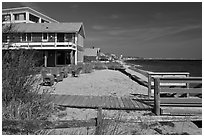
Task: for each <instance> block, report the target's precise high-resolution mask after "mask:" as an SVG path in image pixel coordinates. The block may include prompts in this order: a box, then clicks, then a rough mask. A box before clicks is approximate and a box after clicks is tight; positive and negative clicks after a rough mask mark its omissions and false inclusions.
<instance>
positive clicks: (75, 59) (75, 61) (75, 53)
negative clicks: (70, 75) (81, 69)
mask: <svg viewBox="0 0 204 137" xmlns="http://www.w3.org/2000/svg"><path fill="white" fill-rule="evenodd" d="M74 64H75V65H77V50H75V51H74Z"/></svg>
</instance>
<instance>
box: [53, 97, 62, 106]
mask: <svg viewBox="0 0 204 137" xmlns="http://www.w3.org/2000/svg"><path fill="white" fill-rule="evenodd" d="M61 96H62V95H53V97H52V98H53V101H52V102H53V103H54V104H59V101H61V98H62V97H61Z"/></svg>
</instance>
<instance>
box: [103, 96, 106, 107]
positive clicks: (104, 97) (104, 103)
mask: <svg viewBox="0 0 204 137" xmlns="http://www.w3.org/2000/svg"><path fill="white" fill-rule="evenodd" d="M102 102H103V103H102V104H103V108H107V107H106V104H107V102H106V96H102Z"/></svg>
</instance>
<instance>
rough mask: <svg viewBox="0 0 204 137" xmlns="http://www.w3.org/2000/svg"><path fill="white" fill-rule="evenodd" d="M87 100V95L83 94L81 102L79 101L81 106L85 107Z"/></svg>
mask: <svg viewBox="0 0 204 137" xmlns="http://www.w3.org/2000/svg"><path fill="white" fill-rule="evenodd" d="M87 100H88V97H87V96H83V100H82V102H80V103H81V106H82V107H86V106H87V104H86V103H87Z"/></svg>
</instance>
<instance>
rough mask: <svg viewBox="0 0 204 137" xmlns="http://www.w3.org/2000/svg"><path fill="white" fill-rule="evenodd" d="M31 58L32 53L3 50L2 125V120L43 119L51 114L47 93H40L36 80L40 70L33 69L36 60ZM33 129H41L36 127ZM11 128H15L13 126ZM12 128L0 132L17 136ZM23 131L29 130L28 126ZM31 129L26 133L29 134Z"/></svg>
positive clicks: (51, 109)
mask: <svg viewBox="0 0 204 137" xmlns="http://www.w3.org/2000/svg"><path fill="white" fill-rule="evenodd" d="M34 55H35V51H28V50H8V51H3V55H2V110H3V111H2V119H3V124H5V123H4V121H8V120H46V119H47V118H48V117H49V115H50V114H51V113H52V111H53V107H52V104H51V98H49V97H50V94H49V92H45V93H42V94H40V93H39V88H40V87H39V86H38V85H39V78H38V77H37V74H39V68H36V66H35V65H36V61H38V59H37V58H35V57H34ZM11 126H12V125H11ZM35 126H36V127H38V128H39V127H40V126H39V125H35ZM12 128H15V126H14V127H12ZM12 128H11V127H7V128H6V129H5V127H3V130H5V131H6V132H8V133H9V134H16V132H13V131H16V130H14V129H12ZM16 128H17V127H16ZM24 128H29V126H27V127H24ZM8 129H10V130H8ZM19 129H21V128H19ZM31 130H33V131H32V132H34V130H37V129H36V128H33V129H31ZM31 130H29V131H28V132H29V133H30V132H31ZM19 132H21V131H19ZM28 132H27V133H28ZM20 134H21V133H20Z"/></svg>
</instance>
